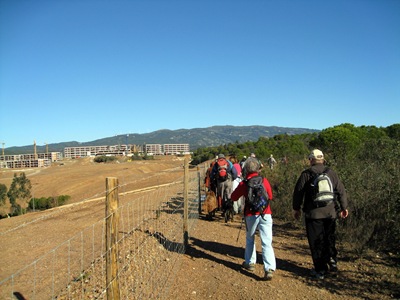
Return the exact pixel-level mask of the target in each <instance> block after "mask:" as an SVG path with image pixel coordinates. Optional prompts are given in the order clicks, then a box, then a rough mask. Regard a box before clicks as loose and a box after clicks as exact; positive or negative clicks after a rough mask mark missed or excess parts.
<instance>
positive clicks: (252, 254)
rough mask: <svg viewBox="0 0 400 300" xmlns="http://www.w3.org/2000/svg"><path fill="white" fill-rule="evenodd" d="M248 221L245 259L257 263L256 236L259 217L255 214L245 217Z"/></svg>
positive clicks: (250, 262)
mask: <svg viewBox="0 0 400 300" xmlns="http://www.w3.org/2000/svg"><path fill="white" fill-rule="evenodd" d="M245 222H246V248H245V250H244V261H245V262H246V263H247V264H255V263H256V260H257V254H256V246H255V244H254V242H255V241H254V237H255V234H256V229H257V226H258V219H257V218H256V217H255V216H248V217H246V218H245Z"/></svg>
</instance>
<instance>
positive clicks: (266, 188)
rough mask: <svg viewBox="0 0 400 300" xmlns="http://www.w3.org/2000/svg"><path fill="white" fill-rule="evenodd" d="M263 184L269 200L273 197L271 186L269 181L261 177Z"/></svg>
mask: <svg viewBox="0 0 400 300" xmlns="http://www.w3.org/2000/svg"><path fill="white" fill-rule="evenodd" d="M263 184H264V187H265V190H266V191H267V194H268V198H269V200H272V198H273V195H272V188H271V185H270V183H269V181H268V180H267V178H264V179H263Z"/></svg>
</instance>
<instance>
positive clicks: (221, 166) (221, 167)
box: [217, 158, 228, 181]
mask: <svg viewBox="0 0 400 300" xmlns="http://www.w3.org/2000/svg"><path fill="white" fill-rule="evenodd" d="M217 171H218V173H217V174H218V180H219V181H225V180H226V179H227V178H228V161H227V160H226V159H225V158H219V159H218V160H217Z"/></svg>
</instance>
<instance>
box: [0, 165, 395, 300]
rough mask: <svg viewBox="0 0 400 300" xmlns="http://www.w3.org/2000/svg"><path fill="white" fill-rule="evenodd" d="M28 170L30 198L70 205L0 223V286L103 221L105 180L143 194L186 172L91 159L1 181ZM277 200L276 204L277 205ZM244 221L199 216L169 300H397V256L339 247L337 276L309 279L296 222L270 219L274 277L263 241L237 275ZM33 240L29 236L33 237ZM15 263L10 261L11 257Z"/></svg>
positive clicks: (7, 173)
mask: <svg viewBox="0 0 400 300" xmlns="http://www.w3.org/2000/svg"><path fill="white" fill-rule="evenodd" d="M21 171H23V172H25V173H26V175H27V176H28V178H29V179H30V180H31V182H32V186H33V188H32V190H33V193H34V197H46V196H55V195H70V196H71V197H72V198H71V201H70V203H69V206H66V207H64V208H63V209H62V213H57V209H53V210H50V211H43V212H34V213H28V214H26V215H23V216H19V217H13V218H8V219H2V220H0V252H1V256H0V274H1V275H0V276H1V277H0V281H1V280H3V279H4V278H7V277H8V276H10V275H12V274H14V273H15V272H17V271H18V270H20V269H21V268H23V267H24V266H25V265H27V264H29V263H30V262H32V261H34V260H35V259H37V257H39V256H40V255H42V254H44V253H46V252H47V251H49V250H51V249H52V248H54V247H55V246H57V245H58V244H60V243H61V242H63V241H65V240H67V239H68V238H69V237H70V236H72V235H74V234H76V233H77V232H79V230H81V229H82V228H84V227H87V226H88V225H90V224H91V223H93V222H95V221H97V220H98V219H99V217H101V216H103V215H104V204H101V203H100V202H99V201H97V200H96V199H97V198H98V197H101V196H102V193H103V192H104V190H105V178H106V177H117V178H118V179H119V181H120V184H123V183H127V184H128V183H129V185H127V186H126V187H125V188H126V190H127V191H129V190H140V189H145V188H151V187H152V186H156V185H160V184H164V183H169V182H171V181H173V180H174V178H176V177H177V176H181V175H182V174H183V159H182V158H175V157H164V158H163V159H157V160H154V161H140V162H139V161H138V162H130V163H124V162H121V163H116V164H96V163H93V161H91V160H90V159H79V160H71V161H65V162H63V164H56V165H53V166H52V167H49V168H45V169H30V170H14V171H13V170H1V173H0V183H3V184H6V186H7V187H9V186H10V183H11V181H12V177H13V174H14V173H15V172H17V173H18V172H21ZM276 201H277V202H278V201H279V199H276ZM240 227H241V216H239V215H236V216H235V218H234V221H233V222H229V223H225V222H224V220H223V218H222V217H221V215H220V213H217V214H216V217H215V218H214V220H212V221H209V220H207V219H206V218H205V215H201V216H200V219H199V220H198V222H197V225H196V227H195V228H194V230H193V231H192V232H191V233H190V241H189V242H190V244H189V247H188V249H187V251H186V253H185V254H184V255H182V258H181V259H182V260H183V262H182V264H181V269H180V271H179V272H178V273H177V274H176V275H175V281H174V283H173V285H172V286H170V288H169V290H168V291H166V293H168V295H164V296H165V298H167V299H177V300H180V299H209V298H211V299H265V298H266V297H269V298H273V299H399V298H400V284H399V282H400V270H399V262H398V261H396V259H395V257H393V256H390V255H384V254H381V253H373V252H370V253H368V255H366V256H364V257H363V258H357V257H355V256H354V255H352V254H351V253H349V252H347V251H346V247H345V245H339V251H340V256H339V269H340V271H339V274H338V276H337V277H332V276H328V277H327V278H325V279H324V280H319V281H317V280H313V279H311V278H310V277H309V276H308V274H309V271H310V269H311V268H312V262H311V257H310V254H309V250H308V245H307V240H306V237H305V233H304V230H303V228H302V226H301V224H299V223H288V222H283V221H281V220H279V219H278V218H274V227H273V232H274V241H273V245H274V249H275V255H276V259H277V271H276V272H275V274H274V278H273V280H272V281H263V280H262V277H263V275H264V271H263V266H262V264H261V261H262V259H261V254H260V241H259V238H258V237H257V238H258V239H257V240H256V242H257V249H258V259H257V260H258V263H257V265H256V270H255V271H254V272H248V271H245V270H243V269H241V267H240V265H241V263H242V262H243V254H244V243H245V233H244V228H243V229H242V230H240ZM33 237H34V238H33ZM16 257H17V258H18V259H15V258H16Z"/></svg>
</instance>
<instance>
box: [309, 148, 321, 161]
mask: <svg viewBox="0 0 400 300" xmlns="http://www.w3.org/2000/svg"><path fill="white" fill-rule="evenodd" d="M308 158H309V159H312V158H314V159H324V154H323V153H322V151H321V150H319V149H314V150H313V151H311V153H310V155H309V156H308Z"/></svg>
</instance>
